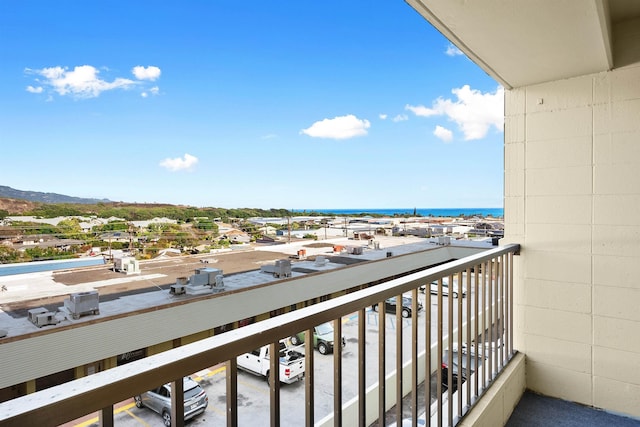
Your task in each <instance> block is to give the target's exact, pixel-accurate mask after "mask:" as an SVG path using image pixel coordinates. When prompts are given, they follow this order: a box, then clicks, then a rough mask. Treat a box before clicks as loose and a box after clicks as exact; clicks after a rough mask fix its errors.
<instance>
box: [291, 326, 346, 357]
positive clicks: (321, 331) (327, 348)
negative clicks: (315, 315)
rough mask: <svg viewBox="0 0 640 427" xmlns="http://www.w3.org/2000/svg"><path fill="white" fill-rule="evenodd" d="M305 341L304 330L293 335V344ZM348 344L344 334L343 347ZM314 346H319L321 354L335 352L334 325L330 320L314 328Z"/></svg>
mask: <svg viewBox="0 0 640 427" xmlns="http://www.w3.org/2000/svg"><path fill="white" fill-rule="evenodd" d="M302 343H304V332H299V333H297V334H296V335H293V336H292V337H291V344H293V345H300V344H302ZM345 345H347V341H346V340H345V338H344V335H343V336H342V347H344V346H345ZM313 347H314V348H317V349H318V351H319V352H320V354H329V353H331V352H333V347H334V345H333V325H332V324H331V323H330V322H326V323H323V324H321V325H318V326H316V327H315V328H313Z"/></svg>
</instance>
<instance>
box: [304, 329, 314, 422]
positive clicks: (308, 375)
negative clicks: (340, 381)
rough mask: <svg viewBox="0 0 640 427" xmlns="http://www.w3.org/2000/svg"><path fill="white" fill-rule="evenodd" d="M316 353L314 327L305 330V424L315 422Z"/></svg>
mask: <svg viewBox="0 0 640 427" xmlns="http://www.w3.org/2000/svg"><path fill="white" fill-rule="evenodd" d="M314 383H315V353H314V352H313V329H307V330H306V331H304V394H305V397H306V399H305V401H306V410H305V425H306V426H307V427H312V426H313V425H314V423H315V420H314V418H315V387H314Z"/></svg>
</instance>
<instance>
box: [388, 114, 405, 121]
mask: <svg viewBox="0 0 640 427" xmlns="http://www.w3.org/2000/svg"><path fill="white" fill-rule="evenodd" d="M391 120H393V121H394V122H396V123H398V122H404V121H405V120H409V116H407V115H406V114H398V115H397V116H395V117H394V118H393V119H391Z"/></svg>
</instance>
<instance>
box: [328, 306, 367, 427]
mask: <svg viewBox="0 0 640 427" xmlns="http://www.w3.org/2000/svg"><path fill="white" fill-rule="evenodd" d="M365 315H366V314H365V309H364V308H363V309H361V310H358V426H359V427H366V425H367V424H366V416H367V405H366V404H367V363H366V361H367V357H366V356H367V334H366V328H365V320H366V319H365ZM340 350H342V337H340ZM334 351H336V350H335V349H334Z"/></svg>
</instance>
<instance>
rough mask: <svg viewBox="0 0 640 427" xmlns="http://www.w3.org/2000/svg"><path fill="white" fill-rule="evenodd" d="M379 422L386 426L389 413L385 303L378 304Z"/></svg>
mask: <svg viewBox="0 0 640 427" xmlns="http://www.w3.org/2000/svg"><path fill="white" fill-rule="evenodd" d="M378 313H379V314H378V324H379V326H378V405H379V406H378V420H380V422H381V423H382V425H383V426H384V425H385V422H384V419H385V415H386V411H387V399H386V394H387V381H386V369H385V365H386V364H387V356H386V353H385V352H386V347H387V346H386V337H387V333H386V330H385V329H386V327H387V325H386V324H387V316H386V314H385V302H384V301H381V302H379V303H378Z"/></svg>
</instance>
